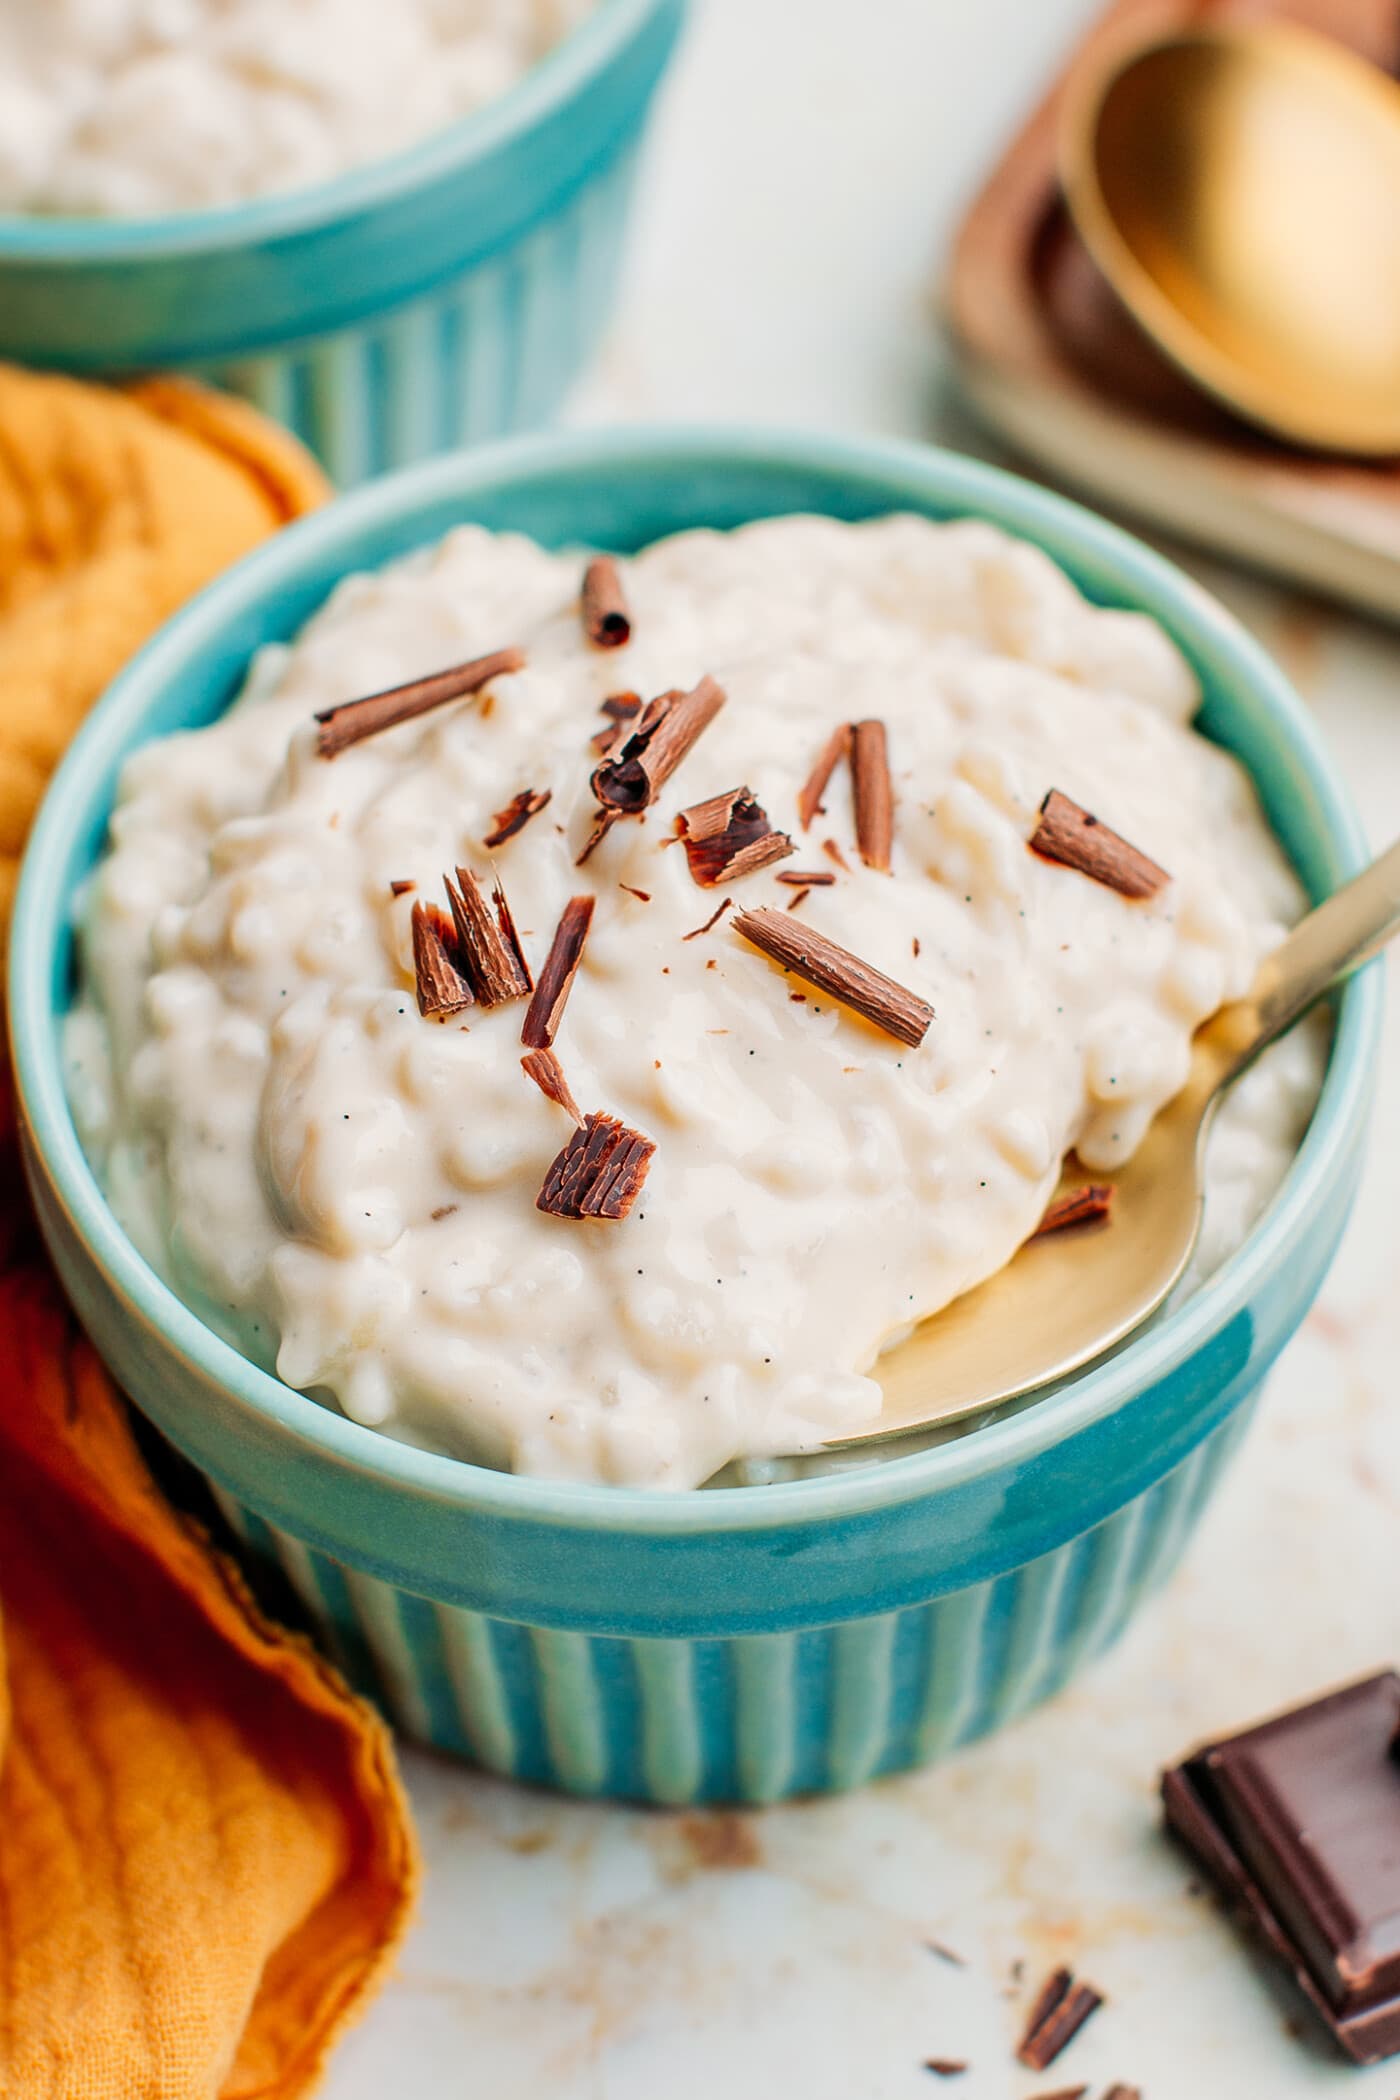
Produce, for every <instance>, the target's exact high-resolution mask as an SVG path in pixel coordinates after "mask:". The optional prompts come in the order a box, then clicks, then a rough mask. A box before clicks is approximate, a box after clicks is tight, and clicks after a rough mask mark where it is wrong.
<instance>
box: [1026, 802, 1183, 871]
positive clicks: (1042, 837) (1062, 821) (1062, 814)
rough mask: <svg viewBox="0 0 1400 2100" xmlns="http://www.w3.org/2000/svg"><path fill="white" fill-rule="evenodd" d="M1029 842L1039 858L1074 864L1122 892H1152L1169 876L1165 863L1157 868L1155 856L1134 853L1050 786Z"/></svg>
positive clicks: (1064, 864) (1133, 849)
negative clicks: (1150, 857)
mask: <svg viewBox="0 0 1400 2100" xmlns="http://www.w3.org/2000/svg"><path fill="white" fill-rule="evenodd" d="M1029 844H1030V849H1031V851H1032V853H1038V854H1039V855H1040V857H1041V859H1042V860H1053V861H1058V862H1059V863H1060V865H1061V866H1062V867H1066V868H1077V869H1078V871H1079V873H1080V874H1081V875H1088V876H1091V877H1092V878H1093V880H1094V881H1095V882H1101V883H1103V884H1104V885H1105V887H1106V888H1108V889H1110V890H1117V891H1118V893H1119V895H1120V896H1123V897H1155V896H1156V894H1157V892H1158V890H1160V889H1163V888H1165V886H1166V885H1167V883H1169V882H1170V881H1171V877H1170V875H1168V873H1167V871H1166V869H1165V868H1159V867H1158V865H1157V863H1156V861H1155V860H1149V859H1148V857H1147V855H1146V854H1145V853H1139V851H1138V849H1137V847H1136V846H1130V845H1129V844H1128V841H1127V840H1126V839H1123V838H1120V837H1119V836H1118V833H1117V832H1116V831H1110V830H1109V828H1108V826H1107V824H1101V823H1100V822H1099V820H1098V818H1097V817H1091V816H1090V814H1089V812H1088V810H1087V809H1081V808H1080V807H1079V804H1078V803H1077V802H1071V801H1070V799H1069V796H1068V795H1062V794H1061V793H1060V791H1059V789H1058V788H1051V790H1050V792H1049V794H1048V795H1047V796H1046V797H1045V800H1044V801H1043V802H1042V803H1041V805H1040V817H1039V820H1038V822H1037V824H1036V827H1035V830H1034V831H1033V832H1032V833H1031V836H1030V840H1029Z"/></svg>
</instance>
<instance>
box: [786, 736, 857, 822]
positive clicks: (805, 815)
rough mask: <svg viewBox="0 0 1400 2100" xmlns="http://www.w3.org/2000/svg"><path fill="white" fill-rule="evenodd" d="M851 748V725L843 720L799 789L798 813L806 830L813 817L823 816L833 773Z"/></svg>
mask: <svg viewBox="0 0 1400 2100" xmlns="http://www.w3.org/2000/svg"><path fill="white" fill-rule="evenodd" d="M850 748H851V725H850V723H849V722H841V723H839V724H838V725H837V727H836V728H835V729H833V730H832V732H831V735H830V736H829V737H828V738H827V740H826V742H825V743H824V744H823V745H822V748H821V750H820V751H819V752H818V753H817V762H816V764H815V765H814V766H813V768H812V770H811V772H810V773H809V774H808V775H807V778H806V779H805V780H804V781H803V783H802V786H801V787H800V788H799V789H798V791H797V815H798V819H799V821H800V823H801V825H802V829H803V830H804V831H805V830H806V829H807V827H808V825H809V824H810V823H811V821H812V819H813V817H819V816H821V815H822V814H823V813H824V811H825V808H826V805H825V803H824V802H823V801H822V796H823V795H824V794H825V793H826V790H827V786H828V784H829V782H830V780H831V776H832V774H833V773H834V772H835V771H836V768H837V767H838V766H839V765H840V763H841V761H842V759H843V758H844V757H845V756H846V754H847V752H848V751H849V750H850Z"/></svg>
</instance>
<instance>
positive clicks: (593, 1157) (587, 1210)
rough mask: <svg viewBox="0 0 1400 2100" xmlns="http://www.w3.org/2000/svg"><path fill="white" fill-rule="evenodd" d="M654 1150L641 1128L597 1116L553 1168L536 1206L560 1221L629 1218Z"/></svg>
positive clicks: (577, 1133)
mask: <svg viewBox="0 0 1400 2100" xmlns="http://www.w3.org/2000/svg"><path fill="white" fill-rule="evenodd" d="M655 1151H656V1147H655V1145H654V1144H653V1143H652V1141H651V1139H650V1138H648V1137H643V1136H642V1134H641V1132H640V1131H639V1130H629V1129H628V1128H627V1125H626V1124H625V1123H619V1122H618V1120H617V1118H616V1117H615V1116H605V1115H599V1114H597V1113H594V1114H593V1115H590V1116H588V1117H586V1118H585V1120H584V1123H583V1127H582V1128H581V1129H579V1130H576V1131H575V1132H574V1134H573V1136H572V1137H571V1138H570V1139H569V1142H568V1144H567V1145H566V1146H565V1147H564V1149H563V1151H562V1152H561V1153H560V1154H559V1156H558V1158H557V1159H556V1160H555V1161H554V1162H553V1164H552V1165H551V1167H550V1169H549V1172H548V1173H547V1174H546V1175H545V1178H544V1187H543V1188H542V1189H541V1190H540V1193H539V1195H538V1196H537V1197H536V1199H535V1208H536V1210H543V1211H547V1212H548V1213H549V1215H550V1216H551V1217H555V1218H625V1217H626V1216H627V1213H628V1212H629V1211H630V1210H631V1208H632V1205H633V1204H634V1203H635V1202H636V1200H637V1197H638V1196H639V1195H640V1194H641V1189H642V1184H643V1182H644V1181H645V1180H646V1178H647V1169H648V1167H649V1166H650V1165H651V1160H652V1154H653V1153H654V1152H655Z"/></svg>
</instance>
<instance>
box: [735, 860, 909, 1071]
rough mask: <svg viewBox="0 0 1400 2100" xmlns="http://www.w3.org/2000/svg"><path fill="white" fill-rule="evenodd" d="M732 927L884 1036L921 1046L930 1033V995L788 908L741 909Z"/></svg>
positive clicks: (776, 961) (766, 953)
mask: <svg viewBox="0 0 1400 2100" xmlns="http://www.w3.org/2000/svg"><path fill="white" fill-rule="evenodd" d="M800 894H801V893H800V892H799V896H800ZM734 930H735V932H736V933H741V934H742V935H743V937H744V939H745V940H746V941H751V942H752V943H753V945H754V947H755V948H761V949H762V950H763V953H764V954H765V955H767V956H769V957H771V959H772V960H773V961H774V962H775V963H779V964H780V965H781V966H782V968H783V969H785V970H791V971H792V973H793V975H794V976H795V977H800V978H801V979H802V980H803V982H804V984H810V985H815V987H816V989H817V990H818V991H819V992H826V993H828V994H829V995H830V996H831V998H833V999H839V1000H840V1002H841V1004H842V1005H843V1006H849V1007H850V1008H851V1009H852V1011H853V1012H855V1013H858V1014H860V1015H861V1016H862V1018H863V1019H865V1020H867V1021H871V1022H873V1023H874V1025H875V1026H876V1027H877V1028H882V1029H883V1030H884V1031H885V1033H886V1035H892V1036H895V1037H896V1038H897V1039H898V1040H899V1041H900V1042H901V1043H908V1044H909V1045H910V1047H911V1048H912V1049H917V1048H918V1046H919V1044H920V1043H921V1042H922V1041H923V1039H924V1037H925V1036H926V1035H927V1034H928V1029H929V1023H930V1022H931V1021H932V1019H933V1008H932V1007H931V1006H930V1005H929V1004H928V1002H927V1000H925V999H921V998H919V996H918V994H917V993H916V992H911V991H910V990H909V989H908V988H907V987H906V986H905V985H902V984H896V982H895V980H894V979H893V977H886V975H885V974H884V972H883V970H876V969H874V968H872V966H871V965H870V964H869V963H867V962H862V961H861V959H860V957H859V956H858V955H852V953H851V951H850V949H849V948H842V947H840V946H839V945H838V944H837V943H836V942H835V941H829V940H828V939H827V938H826V935H825V934H822V933H816V932H814V931H813V930H812V929H811V928H810V927H808V926H801V925H794V924H793V923H792V922H791V921H790V919H789V918H788V917H787V915H786V914H785V913H783V912H780V911H774V910H773V909H772V908H771V907H770V906H767V905H760V906H759V908H758V909H757V910H756V911H741V912H739V913H737V914H736V916H735V919H734Z"/></svg>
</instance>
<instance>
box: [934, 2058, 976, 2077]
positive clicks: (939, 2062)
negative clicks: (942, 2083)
mask: <svg viewBox="0 0 1400 2100" xmlns="http://www.w3.org/2000/svg"><path fill="white" fill-rule="evenodd" d="M970 2068H971V2066H970V2065H968V2064H966V2063H963V2062H961V2061H960V2060H959V2058H957V2057H955V2056H929V2057H925V2059H924V2069H925V2070H926V2071H932V2073H933V2075H934V2077H935V2078H961V2077H962V2075H963V2073H964V2071H966V2070H969V2069H970Z"/></svg>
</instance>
